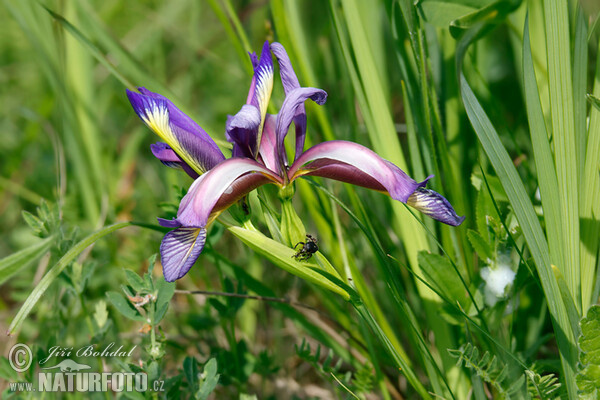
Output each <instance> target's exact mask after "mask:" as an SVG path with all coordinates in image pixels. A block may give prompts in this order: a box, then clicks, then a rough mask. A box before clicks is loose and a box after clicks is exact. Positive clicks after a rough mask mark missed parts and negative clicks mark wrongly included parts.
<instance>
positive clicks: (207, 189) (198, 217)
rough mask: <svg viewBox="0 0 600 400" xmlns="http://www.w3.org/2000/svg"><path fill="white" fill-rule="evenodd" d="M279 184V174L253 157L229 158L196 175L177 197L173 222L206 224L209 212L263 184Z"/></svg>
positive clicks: (192, 224) (232, 201)
mask: <svg viewBox="0 0 600 400" xmlns="http://www.w3.org/2000/svg"><path fill="white" fill-rule="evenodd" d="M269 182H270V183H278V184H281V183H282V180H281V178H280V177H279V176H277V175H276V174H274V173H273V172H271V171H269V170H268V169H266V168H265V167H264V166H262V165H260V164H259V163H257V162H256V161H254V160H250V159H245V158H230V159H228V160H226V161H224V162H222V163H221V164H219V165H217V166H216V167H215V168H213V169H212V170H210V171H209V172H207V173H206V174H204V175H202V176H200V178H198V179H196V181H195V182H194V183H193V184H192V186H191V187H190V190H189V191H188V193H187V194H186V195H185V196H184V198H183V199H182V200H181V204H180V205H179V211H178V212H177V221H178V222H179V223H180V224H181V225H182V226H200V227H204V226H206V224H207V222H208V219H209V216H210V214H211V213H212V212H213V211H217V210H222V209H224V208H227V207H228V206H230V205H231V204H233V203H234V202H235V201H237V200H238V199H240V198H241V197H243V196H244V195H246V194H247V193H248V192H250V191H251V190H253V189H255V188H256V187H258V186H260V185H264V184H266V183H269Z"/></svg>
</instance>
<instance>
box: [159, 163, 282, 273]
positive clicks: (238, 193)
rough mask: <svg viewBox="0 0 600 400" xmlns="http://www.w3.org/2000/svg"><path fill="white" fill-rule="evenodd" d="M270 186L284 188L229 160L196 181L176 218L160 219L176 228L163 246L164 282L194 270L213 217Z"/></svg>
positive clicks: (255, 166) (257, 168) (254, 167)
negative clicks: (246, 196)
mask: <svg viewBox="0 0 600 400" xmlns="http://www.w3.org/2000/svg"><path fill="white" fill-rule="evenodd" d="M269 182H272V183H278V184H282V181H281V178H280V177H279V176H277V175H275V174H274V173H273V172H271V171H269V170H268V169H266V168H265V167H263V166H262V165H260V164H259V163H257V162H256V161H254V160H251V159H244V158H231V159H229V160H226V161H224V162H222V163H220V164H219V165H217V166H216V167H214V168H213V169H211V170H210V171H208V172H207V173H205V174H203V175H201V176H200V177H199V178H198V179H196V180H195V181H194V183H193V184H192V186H191V187H190V190H189V191H188V193H187V194H186V195H185V196H184V198H183V199H182V200H181V203H180V204H179V210H178V212H177V218H175V219H174V220H172V221H169V220H165V219H162V218H159V222H160V224H161V225H162V226H167V227H177V229H175V230H173V231H171V232H169V233H167V235H165V237H164V239H163V241H162V244H161V246H160V252H161V260H162V263H163V271H164V274H165V279H166V280H167V281H174V280H176V279H179V278H181V277H182V276H183V275H185V274H186V273H187V271H189V269H190V268H191V267H192V265H193V264H194V262H195V261H196V259H197V258H198V256H199V255H200V253H201V252H202V247H203V246H204V241H205V238H206V225H207V224H208V221H209V218H210V217H211V214H213V213H215V212H217V211H220V210H223V209H225V208H227V207H229V206H230V205H231V204H233V203H234V202H236V201H237V200H239V199H240V198H241V197H242V196H244V195H246V194H247V193H248V192H250V191H251V190H253V189H255V188H256V187H258V186H260V185H264V184H266V183H269Z"/></svg>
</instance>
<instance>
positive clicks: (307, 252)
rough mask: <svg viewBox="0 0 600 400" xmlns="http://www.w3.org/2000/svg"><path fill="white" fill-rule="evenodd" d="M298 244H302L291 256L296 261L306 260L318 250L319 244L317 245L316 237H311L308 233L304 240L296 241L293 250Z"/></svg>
mask: <svg viewBox="0 0 600 400" xmlns="http://www.w3.org/2000/svg"><path fill="white" fill-rule="evenodd" d="M299 245H302V247H301V248H300V250H298V252H297V253H296V254H294V255H293V256H292V257H294V258H295V259H296V260H298V261H306V260H308V259H309V258H311V257H312V255H313V254H315V253H316V252H317V251H319V246H317V238H315V237H312V236H311V235H309V234H308V233H307V234H306V242H298V243H296V245H295V246H294V250H296V248H297V247H298V246H299Z"/></svg>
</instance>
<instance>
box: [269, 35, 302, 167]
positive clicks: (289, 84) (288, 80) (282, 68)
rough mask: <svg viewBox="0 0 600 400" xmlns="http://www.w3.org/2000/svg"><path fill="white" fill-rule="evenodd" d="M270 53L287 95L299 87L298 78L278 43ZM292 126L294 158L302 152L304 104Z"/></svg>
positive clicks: (300, 106) (300, 107)
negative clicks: (294, 141)
mask: <svg viewBox="0 0 600 400" xmlns="http://www.w3.org/2000/svg"><path fill="white" fill-rule="evenodd" d="M271 51H272V52H273V54H274V55H275V57H276V58H277V61H278V63H279V75H280V76H281V83H282V84H283V90H284V92H285V94H286V95H287V94H288V93H290V92H291V91H292V90H294V89H297V88H299V87H300V82H299V81H298V77H297V76H296V73H295V72H294V68H293V67H292V63H291V62H290V58H289V57H288V55H287V52H286V51H285V48H284V47H283V46H282V45H281V44H280V43H272V44H271ZM293 122H294V126H295V128H296V153H295V155H294V158H295V159H296V158H298V157H300V155H301V154H302V151H303V150H304V140H305V137H306V108H305V107H304V104H300V105H299V106H298V108H297V109H296V113H295V114H294V119H293Z"/></svg>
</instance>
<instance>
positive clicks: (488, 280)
mask: <svg viewBox="0 0 600 400" xmlns="http://www.w3.org/2000/svg"><path fill="white" fill-rule="evenodd" d="M502 258H504V257H499V260H498V261H505V260H502ZM515 276H516V273H515V271H513V270H512V268H511V267H510V264H509V263H507V262H499V263H498V264H497V265H496V266H495V267H494V268H492V267H485V268H482V269H481V278H482V279H483V280H484V281H485V287H484V294H485V302H486V304H487V305H488V306H490V307H493V306H494V305H495V304H496V303H497V302H498V301H499V300H502V299H504V298H505V297H506V296H505V292H506V288H507V287H508V286H510V285H511V284H512V283H513V281H514V280H515Z"/></svg>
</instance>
